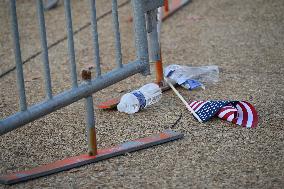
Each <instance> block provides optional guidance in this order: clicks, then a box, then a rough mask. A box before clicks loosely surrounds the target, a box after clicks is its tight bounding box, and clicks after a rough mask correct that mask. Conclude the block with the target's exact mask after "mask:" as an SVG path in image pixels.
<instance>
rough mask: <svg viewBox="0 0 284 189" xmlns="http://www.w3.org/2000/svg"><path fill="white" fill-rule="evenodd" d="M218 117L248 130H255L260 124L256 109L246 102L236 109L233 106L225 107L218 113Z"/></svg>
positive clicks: (240, 103) (239, 104) (239, 103)
mask: <svg viewBox="0 0 284 189" xmlns="http://www.w3.org/2000/svg"><path fill="white" fill-rule="evenodd" d="M217 116H218V117H219V118H221V119H224V120H227V121H230V122H232V123H235V124H237V125H241V126H243V127H247V128H254V127H256V126H257V123H258V116H257V112H256V110H255V108H254V107H253V106H252V105H251V104H250V103H248V102H245V101H240V102H238V103H237V105H236V107H233V106H231V105H227V106H224V107H223V108H221V109H220V110H219V111H218V113H217Z"/></svg>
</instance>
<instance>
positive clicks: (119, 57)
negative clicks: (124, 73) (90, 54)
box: [112, 0, 123, 68]
mask: <svg viewBox="0 0 284 189" xmlns="http://www.w3.org/2000/svg"><path fill="white" fill-rule="evenodd" d="M112 21H113V30H114V34H115V50H116V64H117V67H118V68H122V67H123V65H122V53H121V43H120V32H119V21H118V10H117V0H112Z"/></svg>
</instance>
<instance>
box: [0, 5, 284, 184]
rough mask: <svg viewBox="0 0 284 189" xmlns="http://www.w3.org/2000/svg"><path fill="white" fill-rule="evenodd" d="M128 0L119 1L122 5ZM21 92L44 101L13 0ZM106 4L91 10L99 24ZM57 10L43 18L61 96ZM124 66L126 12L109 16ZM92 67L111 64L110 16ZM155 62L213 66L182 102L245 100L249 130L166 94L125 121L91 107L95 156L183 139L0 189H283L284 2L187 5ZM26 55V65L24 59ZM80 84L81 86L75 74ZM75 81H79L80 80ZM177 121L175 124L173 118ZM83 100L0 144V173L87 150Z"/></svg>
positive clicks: (1, 86) (26, 25) (2, 28)
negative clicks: (167, 136)
mask: <svg viewBox="0 0 284 189" xmlns="http://www.w3.org/2000/svg"><path fill="white" fill-rule="evenodd" d="M8 2H9V1H8V0H2V1H0V75H3V73H5V72H7V71H8V70H10V69H11V68H13V67H14V55H13V50H12V49H13V48H12V38H11V36H10V25H9V19H10V18H9V16H8V14H9V3H8ZM124 2H127V1H126V0H119V1H118V3H119V4H122V3H124ZM88 3H89V1H87V0H82V1H72V9H73V13H72V14H73V25H74V30H79V28H82V27H83V29H81V30H80V31H79V32H78V33H77V34H76V35H75V38H74V41H75V48H76V61H77V70H78V76H79V70H81V68H82V67H83V66H84V65H85V64H90V63H92V62H93V59H94V55H93V48H92V36H91V28H90V26H89V22H90V19H89V18H90V12H89V4H88ZM17 4H18V7H17V9H18V16H19V28H20V34H21V47H22V56H23V61H26V63H25V64H24V74H25V85H26V92H27V100H28V103H29V105H32V104H35V103H37V102H39V101H42V100H43V99H44V98H45V94H44V80H43V79H44V78H43V75H42V71H43V70H42V63H41V56H40V55H37V56H36V54H37V53H38V52H40V42H39V34H38V28H37V16H36V8H35V5H34V1H28V0H26V1H17ZM110 9H111V1H97V10H98V13H97V15H98V17H100V16H101V15H104V13H106V12H108V11H109V10H110ZM63 10H64V7H63V2H60V4H59V6H58V7H57V8H56V9H54V10H51V11H48V12H46V15H45V16H46V24H47V35H48V43H49V44H50V45H51V44H53V43H56V45H53V47H52V48H51V49H50V51H49V59H50V66H51V74H52V85H53V88H54V89H53V93H54V94H58V93H60V92H62V91H63V90H66V89H69V88H70V87H71V76H70V69H69V63H68V53H67V41H66V40H64V37H65V36H66V31H65V21H64V20H65V17H64V11H63ZM119 15H120V27H121V40H122V49H123V62H124V63H127V62H128V61H131V60H134V59H135V49H134V41H133V27H132V24H131V23H129V22H127V20H128V18H129V16H131V4H130V3H127V4H126V5H124V6H122V7H120V8H119ZM98 27H99V37H100V44H101V46H100V50H101V59H102V70H103V72H104V73H105V72H107V71H109V70H112V69H113V68H114V67H115V54H114V52H115V51H114V49H115V46H114V35H113V33H112V23H111V14H108V15H106V16H104V17H103V18H101V19H100V20H99V21H98ZM162 51H163V60H164V63H165V65H169V64H182V65H189V66H202V65H218V66H219V68H220V82H219V83H218V84H216V85H214V86H208V87H207V88H206V90H196V91H192V92H188V91H186V90H183V89H179V91H180V92H181V94H182V95H183V96H184V97H186V99H187V100H189V99H196V100H207V99H212V100H213V99H215V100H217V99H222V100H224V99H228V100H246V101H250V102H251V103H252V104H254V105H255V107H256V109H257V111H258V114H259V125H258V127H257V128H255V129H246V128H242V127H239V126H235V125H233V124H231V123H228V122H225V121H221V120H219V119H212V120H210V121H208V122H206V123H202V124H200V123H198V122H197V121H196V120H195V119H194V118H193V117H192V115H191V114H190V113H189V112H188V111H187V110H186V109H185V107H184V106H183V105H182V103H181V102H180V100H179V99H178V98H177V97H176V96H175V95H174V93H173V92H172V91H168V92H166V93H164V94H163V98H162V100H161V101H160V102H159V103H158V104H156V105H153V106H151V107H149V108H147V109H145V110H143V111H141V112H139V113H137V114H135V115H126V114H123V113H119V112H117V111H101V110H98V109H97V108H96V109H95V114H96V118H97V121H96V129H97V133H98V145H99V146H98V147H99V148H106V147H111V146H113V145H116V144H119V143H122V142H124V141H127V140H131V139H136V138H141V137H145V136H149V135H151V134H154V133H158V132H160V131H163V130H164V129H169V128H171V129H173V130H176V131H180V132H182V133H184V135H185V137H184V138H183V139H182V140H178V141H174V142H170V143H167V144H163V145H159V146H156V147H153V148H149V149H146V150H142V151H138V152H134V153H130V154H126V155H124V156H119V157H115V158H112V159H109V160H105V161H102V162H98V163H95V164H90V165H87V166H83V167H80V168H77V169H72V170H70V171H65V172H61V173H58V174H53V175H50V176H47V177H43V178H39V179H35V180H32V181H28V182H24V183H20V184H15V185H12V186H5V185H0V188H283V186H284V142H283V140H284V132H283V120H284V116H283V114H284V89H283V85H284V81H283V75H284V66H283V63H284V62H283V61H284V1H283V0H254V1H247V0H193V1H192V3H190V4H189V5H187V6H186V7H184V8H183V9H182V10H180V11H179V12H177V13H176V14H175V15H174V16H172V17H171V18H169V19H168V20H166V21H165V22H164V24H163V29H162ZM33 55H35V56H33ZM152 72H153V74H152V75H151V76H147V77H143V76H142V75H135V76H133V77H130V78H128V79H126V80H124V81H121V82H119V83H117V84H115V85H113V86H111V87H108V88H106V89H104V90H102V91H100V92H98V93H96V94H94V95H93V99H94V102H95V104H98V103H99V102H101V101H102V100H105V99H108V98H111V97H115V96H118V95H122V93H124V92H127V91H129V90H131V89H135V88H137V87H139V86H142V85H143V84H145V83H149V82H151V81H154V78H155V75H154V69H152ZM15 74H16V72H15V71H11V72H9V73H8V74H5V75H3V76H1V79H0V99H1V101H0V118H1V119H4V118H5V117H7V116H9V115H11V114H13V113H15V112H17V111H18V109H19V107H18V97H17V87H16V81H15ZM78 78H79V77H78ZM79 80H80V79H79ZM179 117H181V119H180V121H179V122H178V123H177V124H176V125H173V124H174V123H175V122H176V121H177V120H178V118H179ZM86 148H87V147H86V140H85V109H84V100H80V101H78V102H76V103H74V104H72V105H70V106H68V107H65V108H63V109H60V110H58V111H56V112H54V113H52V114H50V115H48V116H45V117H43V118H41V119H39V120H37V121H34V122H32V123H30V124H27V125H26V126H24V127H22V128H19V129H17V130H15V131H13V132H10V133H8V134H5V135H3V136H0V174H1V175H2V174H5V173H12V172H14V171H18V170H27V169H31V168H33V167H36V166H39V165H42V164H47V163H50V162H53V161H56V160H60V159H63V158H66V157H70V156H75V155H79V154H83V153H86Z"/></svg>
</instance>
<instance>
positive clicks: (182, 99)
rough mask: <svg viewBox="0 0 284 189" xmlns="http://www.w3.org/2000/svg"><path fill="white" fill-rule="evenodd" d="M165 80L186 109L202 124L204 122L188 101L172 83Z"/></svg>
mask: <svg viewBox="0 0 284 189" xmlns="http://www.w3.org/2000/svg"><path fill="white" fill-rule="evenodd" d="M164 80H165V81H166V83H167V84H168V85H169V86H170V87H171V88H172V90H173V91H174V92H175V94H176V95H177V96H178V97H179V99H180V100H181V101H182V102H183V104H184V105H185V106H186V108H187V109H188V110H189V111H190V112H191V113H192V114H193V115H194V117H196V119H197V120H198V121H199V122H200V123H202V120H201V119H200V118H199V116H198V115H197V114H196V113H195V112H194V110H193V109H192V108H191V107H190V106H189V104H188V103H187V102H186V100H185V99H184V98H183V97H182V96H181V95H180V94H179V92H178V91H177V90H176V88H175V87H174V86H173V85H172V84H171V82H169V81H168V79H167V78H166V77H164Z"/></svg>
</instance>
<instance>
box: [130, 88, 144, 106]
mask: <svg viewBox="0 0 284 189" xmlns="http://www.w3.org/2000/svg"><path fill="white" fill-rule="evenodd" d="M132 94H133V95H134V96H136V98H137V99H138V101H139V105H140V107H139V110H142V109H143V108H145V106H146V99H145V96H144V95H143V94H142V93H141V92H140V91H135V92H132Z"/></svg>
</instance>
